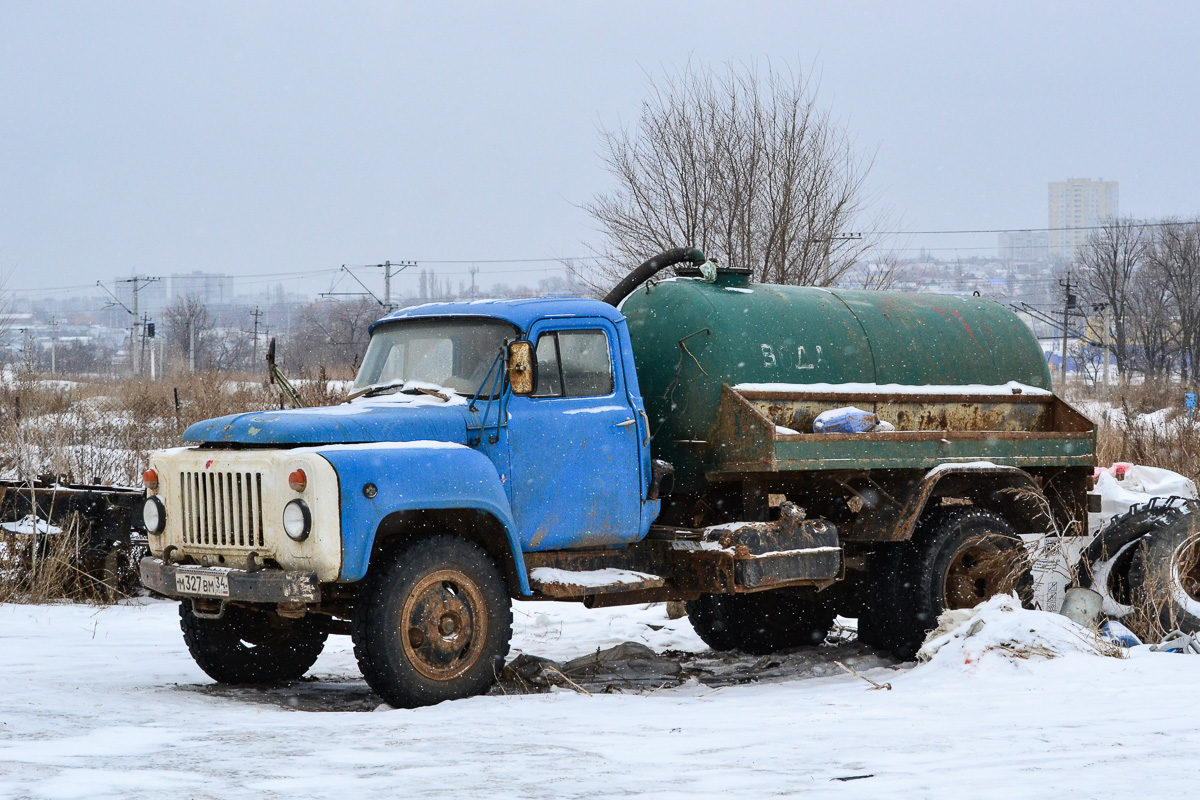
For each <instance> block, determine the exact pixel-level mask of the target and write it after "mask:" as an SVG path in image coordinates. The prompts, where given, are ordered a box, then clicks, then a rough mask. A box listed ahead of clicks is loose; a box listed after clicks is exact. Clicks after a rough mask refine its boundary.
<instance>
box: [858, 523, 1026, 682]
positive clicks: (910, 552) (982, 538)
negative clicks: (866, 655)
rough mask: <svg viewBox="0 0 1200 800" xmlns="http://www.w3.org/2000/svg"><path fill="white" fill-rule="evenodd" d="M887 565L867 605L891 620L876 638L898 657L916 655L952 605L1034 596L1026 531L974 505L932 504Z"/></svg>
mask: <svg viewBox="0 0 1200 800" xmlns="http://www.w3.org/2000/svg"><path fill="white" fill-rule="evenodd" d="M887 566H889V567H890V569H891V574H890V575H880V576H876V578H875V580H876V587H875V588H876V591H874V592H872V593H871V594H870V595H869V602H870V603H871V604H872V608H870V609H869V612H868V613H869V616H871V617H872V618H873V620H875V621H876V622H882V623H883V625H882V626H878V625H877V626H876V627H886V628H887V630H884V631H874V632H873V633H874V635H875V636H876V637H877V640H878V641H880V642H881V643H882V646H884V647H885V648H886V649H889V650H891V651H893V652H894V653H895V654H896V655H897V656H899V657H901V658H906V659H907V658H912V657H913V656H914V655H916V652H917V650H919V649H920V647H921V644H922V643H923V642H924V640H925V635H926V634H927V633H928V632H929V631H931V630H933V629H934V628H935V627H936V626H937V620H938V617H939V616H940V615H941V613H942V612H943V611H946V610H947V609H964V608H974V607H975V606H977V605H979V604H980V603H982V602H984V601H985V600H987V599H988V598H990V597H993V596H994V595H997V594H1010V593H1012V592H1017V594H1018V596H1020V598H1021V601H1022V602H1023V603H1025V604H1028V603H1029V601H1030V599H1031V597H1032V586H1033V579H1032V574H1031V572H1030V568H1029V567H1030V565H1029V559H1028V556H1027V555H1026V552H1025V549H1024V547H1023V546H1022V542H1021V538H1020V537H1019V536H1018V535H1017V533H1016V531H1015V530H1013V528H1012V526H1011V525H1009V524H1008V522H1006V521H1005V520H1004V518H1003V517H1001V516H1000V515H999V514H996V513H993V512H991V511H985V510H983V509H979V508H975V507H971V506H959V507H953V508H939V509H934V510H932V511H930V512H927V513H926V514H925V515H924V516H922V518H921V522H920V523H919V525H918V526H917V532H916V534H914V536H913V538H912V540H911V541H909V542H907V543H905V544H904V545H903V546H901V547H898V548H896V550H895V551H894V553H893V554H892V556H891V559H890V561H888V562H887ZM876 646H880V645H876Z"/></svg>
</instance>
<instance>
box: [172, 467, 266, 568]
mask: <svg viewBox="0 0 1200 800" xmlns="http://www.w3.org/2000/svg"><path fill="white" fill-rule="evenodd" d="M179 504H180V508H181V509H182V510H183V515H182V516H183V526H182V527H183V531H182V534H183V536H182V538H183V541H184V543H185V544H190V545H198V546H201V547H205V546H207V547H239V548H245V549H247V550H251V549H254V548H261V547H262V546H263V513H262V473H261V472H220V471H216V470H213V471H208V470H206V471H204V472H180V473H179Z"/></svg>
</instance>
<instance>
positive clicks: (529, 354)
mask: <svg viewBox="0 0 1200 800" xmlns="http://www.w3.org/2000/svg"><path fill="white" fill-rule="evenodd" d="M507 366H508V383H509V385H510V386H512V393H513V394H515V395H517V396H519V397H525V396H528V395H531V394H533V385H534V383H535V382H536V380H537V362H536V361H535V360H534V357H533V343H532V342H527V341H519V342H512V343H511V344H509V346H508V358H507Z"/></svg>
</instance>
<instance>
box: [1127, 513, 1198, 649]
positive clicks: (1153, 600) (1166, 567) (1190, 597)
mask: <svg viewBox="0 0 1200 800" xmlns="http://www.w3.org/2000/svg"><path fill="white" fill-rule="evenodd" d="M1174 511H1175V512H1176V513H1173V514H1170V515H1167V516H1166V517H1165V519H1164V522H1163V524H1161V525H1160V526H1159V527H1158V528H1157V529H1156V530H1155V531H1153V532H1151V533H1149V534H1147V535H1146V537H1145V538H1144V539H1142V540H1141V543H1140V545H1139V546H1138V547H1135V548H1133V550H1134V553H1133V558H1132V559H1131V563H1130V566H1129V585H1130V587H1131V588H1132V594H1133V602H1134V603H1135V604H1138V605H1140V606H1142V607H1143V608H1144V609H1145V610H1146V612H1147V613H1148V614H1149V615H1152V616H1157V618H1158V620H1159V624H1161V625H1162V628H1163V630H1164V631H1165V632H1170V631H1173V630H1182V631H1183V632H1184V633H1196V632H1198V631H1200V519H1197V516H1196V515H1195V514H1193V513H1191V511H1192V508H1191V507H1190V506H1189V507H1178V506H1177V507H1175V509H1174Z"/></svg>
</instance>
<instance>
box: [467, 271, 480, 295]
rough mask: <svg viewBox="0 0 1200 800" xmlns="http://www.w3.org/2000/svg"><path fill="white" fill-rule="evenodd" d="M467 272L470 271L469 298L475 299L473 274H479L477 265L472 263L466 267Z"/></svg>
mask: <svg viewBox="0 0 1200 800" xmlns="http://www.w3.org/2000/svg"><path fill="white" fill-rule="evenodd" d="M467 272H469V273H471V299H472V300H474V299H475V276H476V275H478V274H479V267H477V266H475V265H474V264H472V265H471V266H469V267H467Z"/></svg>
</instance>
